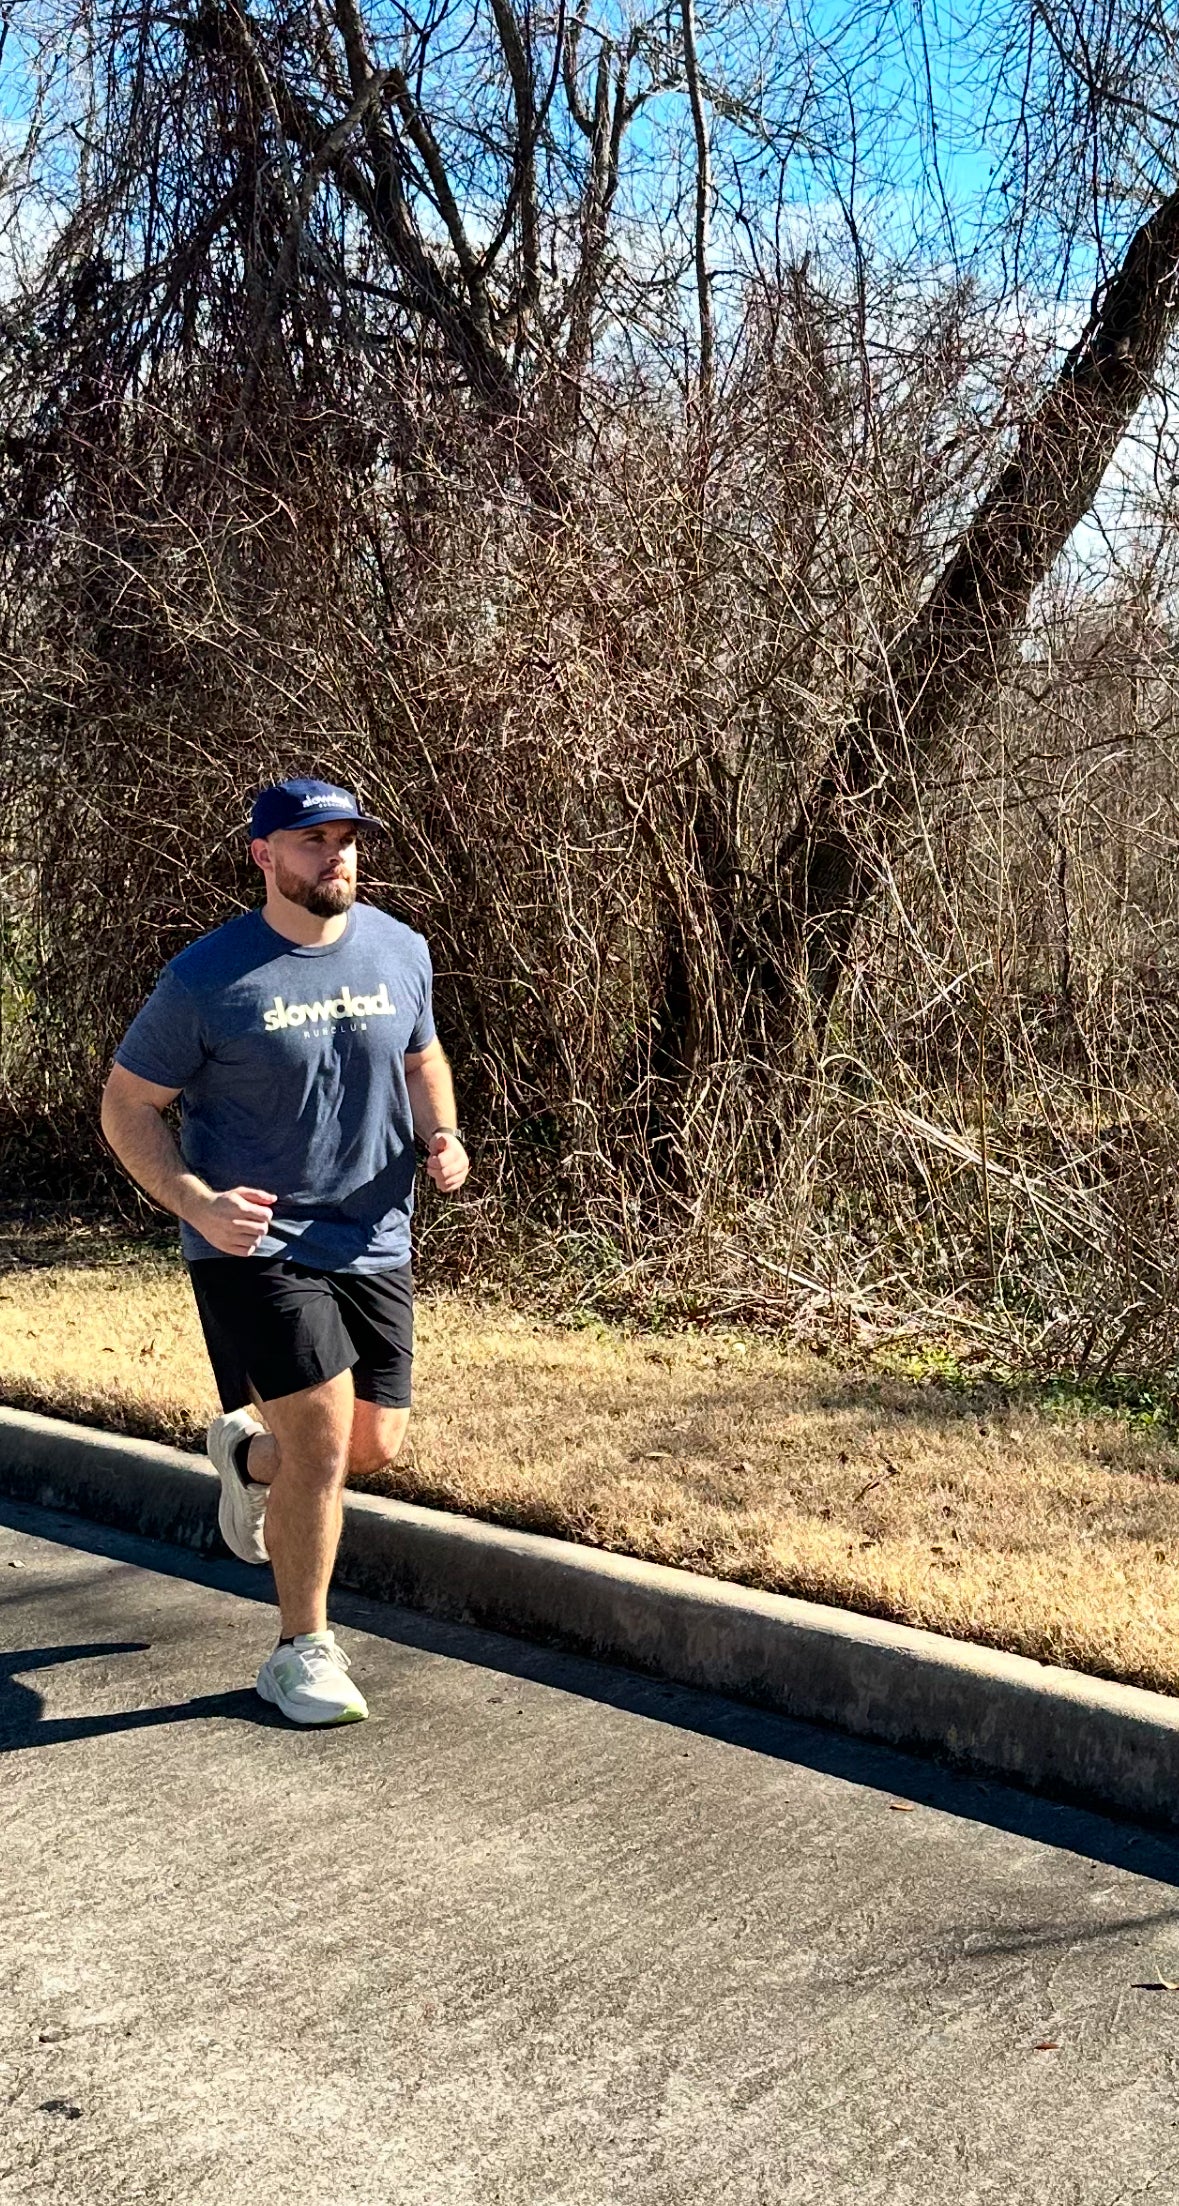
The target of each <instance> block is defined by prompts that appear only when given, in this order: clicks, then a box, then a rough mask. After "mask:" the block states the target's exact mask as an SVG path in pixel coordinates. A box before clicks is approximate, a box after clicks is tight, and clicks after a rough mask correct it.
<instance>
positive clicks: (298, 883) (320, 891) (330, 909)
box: [274, 860, 356, 919]
mask: <svg viewBox="0 0 1179 2206" xmlns="http://www.w3.org/2000/svg"><path fill="white" fill-rule="evenodd" d="M274 885H275V887H276V889H277V890H278V892H279V894H280V895H281V896H285V897H286V900H287V902H288V904H301V905H302V907H303V910H304V911H305V912H310V913H311V916H312V918H313V919H339V918H340V917H341V916H342V914H343V913H344V912H348V911H351V909H352V906H353V905H354V903H355V902H356V884H355V882H353V881H346V880H345V881H304V880H303V879H302V878H301V876H300V875H299V874H297V873H288V871H287V869H286V867H285V866H284V865H282V864H281V863H280V862H279V861H278V860H276V861H275V867H274Z"/></svg>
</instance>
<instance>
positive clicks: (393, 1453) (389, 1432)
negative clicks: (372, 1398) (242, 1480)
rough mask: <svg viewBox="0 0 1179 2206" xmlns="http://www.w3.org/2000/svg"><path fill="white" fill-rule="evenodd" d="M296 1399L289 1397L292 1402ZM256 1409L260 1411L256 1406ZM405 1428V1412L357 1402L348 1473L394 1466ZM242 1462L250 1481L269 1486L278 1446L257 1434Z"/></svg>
mask: <svg viewBox="0 0 1179 2206" xmlns="http://www.w3.org/2000/svg"><path fill="white" fill-rule="evenodd" d="M297 1398H298V1397H297V1396H292V1397H291V1399H292V1400H297ZM258 1408H259V1410H261V1408H262V1405H261V1403H260V1402H259V1403H258ZM408 1425H409V1411H408V1410H407V1409H382V1408H380V1407H379V1406H378V1404H377V1403H376V1402H357V1403H356V1405H355V1408H354V1410H353V1415H352V1437H351V1440H350V1441H349V1445H348V1469H349V1470H350V1471H380V1470H383V1469H384V1467H385V1465H386V1463H395V1462H396V1460H397V1458H398V1456H399V1455H400V1453H401V1450H402V1447H403V1446H404V1444H405V1434H406V1430H407V1427H408ZM246 1461H247V1463H248V1464H249V1467H250V1477H251V1478H252V1479H255V1480H256V1481H257V1483H258V1484H259V1485H260V1486H269V1485H270V1483H271V1481H272V1480H273V1478H274V1474H275V1472H276V1470H277V1469H278V1442H277V1441H276V1439H275V1437H274V1434H273V1433H271V1432H260V1433H259V1434H258V1436H257V1438H256V1439H254V1440H251V1442H250V1447H249V1453H248V1455H247V1457H246Z"/></svg>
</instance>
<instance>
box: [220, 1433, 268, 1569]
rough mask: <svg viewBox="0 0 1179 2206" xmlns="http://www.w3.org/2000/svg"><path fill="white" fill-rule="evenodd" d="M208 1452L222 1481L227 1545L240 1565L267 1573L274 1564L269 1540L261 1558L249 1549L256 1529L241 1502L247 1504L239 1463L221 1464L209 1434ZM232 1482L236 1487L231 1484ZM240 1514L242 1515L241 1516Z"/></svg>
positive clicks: (222, 1523)
mask: <svg viewBox="0 0 1179 2206" xmlns="http://www.w3.org/2000/svg"><path fill="white" fill-rule="evenodd" d="M212 1429H213V1428H212V1426H210V1427H209V1432H210V1433H211V1431H212ZM259 1430H261V1427H259ZM205 1450H206V1453H207V1454H208V1457H209V1461H210V1462H211V1464H212V1466H213V1469H214V1470H215V1471H216V1473H217V1476H218V1478H219V1479H220V1481H221V1494H220V1498H219V1500H218V1503H217V1528H218V1530H219V1532H220V1534H221V1537H222V1539H223V1540H224V1542H225V1545H226V1546H227V1548H228V1549H229V1552H230V1554H231V1555H236V1556H237V1559H238V1561H239V1562H241V1563H252V1564H253V1565H254V1568H255V1569H256V1570H262V1569H265V1567H266V1564H267V1563H268V1562H269V1561H270V1556H269V1555H268V1553H267V1551H266V1542H265V1540H263V1542H262V1553H261V1554H260V1555H256V1554H253V1553H252V1552H250V1549H249V1546H248V1542H249V1541H250V1540H251V1539H252V1538H253V1537H254V1533H255V1527H254V1525H253V1523H252V1521H251V1519H250V1517H249V1515H248V1513H247V1512H246V1511H245V1510H244V1509H241V1501H242V1500H244V1491H245V1490H244V1488H243V1487H242V1482H241V1478H240V1475H239V1473H238V1468H237V1465H236V1463H234V1462H233V1460H232V1458H230V1459H228V1460H227V1461H226V1462H225V1463H219V1462H218V1460H217V1457H216V1456H215V1455H214V1453H213V1450H212V1446H211V1444H210V1440H209V1434H208V1433H206V1435H205ZM231 1480H232V1482H233V1483H232V1484H231V1483H230V1482H231ZM239 1491H240V1499H239ZM239 1510H240V1512H241V1513H240V1516H239ZM239 1541H240V1543H241V1544H240V1545H239Z"/></svg>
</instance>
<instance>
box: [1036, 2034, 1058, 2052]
mask: <svg viewBox="0 0 1179 2206" xmlns="http://www.w3.org/2000/svg"><path fill="white" fill-rule="evenodd" d="M1032 2051H1033V2053H1058V2052H1059V2051H1060V2039H1059V2038H1058V2037H1042V2038H1041V2039H1040V2042H1039V2044H1038V2045H1033V2047H1032Z"/></svg>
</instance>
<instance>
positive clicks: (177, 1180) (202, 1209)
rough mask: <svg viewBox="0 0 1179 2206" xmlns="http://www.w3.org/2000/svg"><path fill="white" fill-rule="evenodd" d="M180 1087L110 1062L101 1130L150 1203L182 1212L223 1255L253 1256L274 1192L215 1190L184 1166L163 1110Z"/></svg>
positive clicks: (239, 1189) (176, 1094) (266, 1223)
mask: <svg viewBox="0 0 1179 2206" xmlns="http://www.w3.org/2000/svg"><path fill="white" fill-rule="evenodd" d="M179 1093H180V1090H179V1089H178V1088H161V1087H157V1086H156V1083H155V1082H154V1081H153V1080H141V1079H140V1077H139V1074H138V1073H137V1072H128V1071H127V1068H126V1066H125V1065H115V1066H113V1067H112V1070H111V1076H110V1079H109V1080H108V1081H107V1084H106V1087H105V1089H104V1090H103V1097H102V1130H103V1133H104V1134H105V1135H106V1138H107V1140H108V1141H109V1143H110V1145H111V1148H112V1149H113V1150H114V1152H115V1155H116V1156H117V1158H118V1160H119V1163H120V1164H121V1165H122V1166H123V1167H124V1169H125V1170H126V1171H128V1172H129V1173H130V1174H131V1177H132V1179H133V1180H135V1181H137V1182H138V1184H139V1186H140V1187H142V1189H143V1191H144V1193H145V1194H147V1195H150V1196H151V1199H152V1201H153V1202H154V1203H159V1204H160V1206H161V1208H162V1209H164V1210H170V1211H172V1212H173V1213H174V1214H175V1216H176V1217H177V1218H183V1219H184V1222H185V1224H186V1225H190V1226H193V1227H194V1228H195V1230H196V1231H197V1232H198V1233H199V1234H200V1235H201V1238H202V1239H203V1240H205V1241H208V1242H210V1243H211V1244H212V1246H213V1247H214V1248H215V1249H220V1250H221V1252H222V1254H223V1255H225V1256H252V1255H253V1253H254V1250H255V1249H256V1248H257V1246H258V1243H259V1241H261V1240H262V1239H263V1237H264V1236H265V1234H266V1231H267V1229H268V1227H269V1225H270V1219H271V1215H272V1213H273V1210H274V1205H275V1202H276V1201H277V1197H276V1196H274V1195H268V1194H266V1193H265V1192H264V1190H263V1189H261V1188H258V1187H231V1188H229V1189H228V1190H227V1192H226V1193H224V1194H220V1195H218V1194H214V1192H213V1189H212V1188H211V1187H209V1186H208V1185H207V1184H206V1182H205V1181H204V1180H202V1179H201V1178H200V1177H199V1175H198V1174H197V1173H196V1172H190V1171H189V1170H188V1168H187V1166H186V1164H185V1162H184V1159H183V1157H182V1156H181V1154H180V1151H179V1149H178V1148H177V1146H176V1143H175V1142H174V1140H173V1139H172V1135H171V1134H170V1132H169V1131H168V1128H167V1127H166V1126H165V1124H164V1121H163V1117H162V1115H161V1114H162V1112H164V1111H166V1110H167V1108H168V1105H169V1103H174V1102H175V1100H176V1097H177V1096H178V1094H179Z"/></svg>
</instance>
